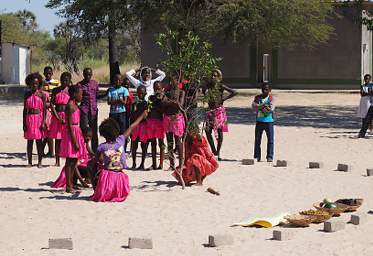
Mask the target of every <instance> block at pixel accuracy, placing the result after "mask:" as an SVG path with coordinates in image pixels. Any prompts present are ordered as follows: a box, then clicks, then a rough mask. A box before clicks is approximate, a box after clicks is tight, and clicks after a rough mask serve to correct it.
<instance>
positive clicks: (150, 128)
mask: <svg viewBox="0 0 373 256" xmlns="http://www.w3.org/2000/svg"><path fill="white" fill-rule="evenodd" d="M145 130H146V131H147V134H146V140H151V139H164V136H165V134H166V133H165V130H164V125H163V121H162V120H159V119H157V118H149V119H147V120H146V121H145Z"/></svg>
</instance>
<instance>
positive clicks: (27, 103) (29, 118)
mask: <svg viewBox="0 0 373 256" xmlns="http://www.w3.org/2000/svg"><path fill="white" fill-rule="evenodd" d="M26 84H27V86H28V87H29V88H30V91H28V92H26V94H25V99H24V108H23V131H24V137H25V139H26V140H27V159H28V166H29V167H31V166H32V148H33V144H34V140H35V141H36V148H37V152H38V168H41V167H42V157H43V143H42V138H43V131H44V129H45V126H46V124H45V118H46V111H47V105H46V97H45V94H43V92H42V91H41V87H42V85H43V78H42V76H41V75H40V74H39V73H32V74H30V75H28V76H27V77H26Z"/></svg>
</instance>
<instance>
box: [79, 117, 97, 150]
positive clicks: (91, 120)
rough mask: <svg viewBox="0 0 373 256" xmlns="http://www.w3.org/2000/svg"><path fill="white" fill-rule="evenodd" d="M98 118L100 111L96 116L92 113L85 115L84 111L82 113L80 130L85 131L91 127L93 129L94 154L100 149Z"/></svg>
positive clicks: (92, 144)
mask: <svg viewBox="0 0 373 256" xmlns="http://www.w3.org/2000/svg"><path fill="white" fill-rule="evenodd" d="M97 116H98V110H97V112H96V115H92V114H91V113H90V112H88V113H84V112H83V111H81V112H80V128H81V129H84V128H86V127H90V128H91V129H92V135H93V136H92V142H91V147H92V150H93V151H94V152H96V150H97V147H98V134H97Z"/></svg>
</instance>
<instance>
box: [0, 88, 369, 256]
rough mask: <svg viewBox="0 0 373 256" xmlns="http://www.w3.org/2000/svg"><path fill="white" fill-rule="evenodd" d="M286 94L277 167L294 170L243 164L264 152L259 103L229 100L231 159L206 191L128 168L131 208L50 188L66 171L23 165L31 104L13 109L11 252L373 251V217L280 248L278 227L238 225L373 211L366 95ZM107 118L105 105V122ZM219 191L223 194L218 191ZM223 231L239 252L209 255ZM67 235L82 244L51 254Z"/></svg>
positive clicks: (7, 151) (301, 232)
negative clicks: (362, 107)
mask: <svg viewBox="0 0 373 256" xmlns="http://www.w3.org/2000/svg"><path fill="white" fill-rule="evenodd" d="M275 97H276V100H277V105H278V109H277V116H278V120H277V124H276V128H275V159H286V160H289V161H290V162H291V164H290V166H289V167H288V168H274V167H272V166H271V165H270V164H268V163H266V162H262V163H258V164H256V165H254V166H242V165H241V164H240V160H241V159H243V158H251V157H252V155H253V142H254V134H253V131H254V116H253V114H252V112H251V110H250V109H249V107H248V106H249V105H250V102H251V100H252V97H250V96H245V97H243V96H242V97H237V98H235V99H234V100H232V101H230V102H228V103H227V104H226V105H227V106H228V111H229V115H230V123H231V124H230V132H229V133H227V134H226V136H225V143H224V147H223V150H222V156H223V158H225V160H226V161H223V162H221V165H220V168H219V169H218V171H217V172H216V173H214V174H213V175H211V176H209V177H208V178H207V179H206V180H205V185H204V186H203V187H189V188H187V189H186V190H184V191H183V190H181V188H180V187H179V186H177V185H176V183H175V182H174V180H173V178H172V176H171V175H170V173H169V172H165V171H152V172H139V171H127V173H128V175H129V177H130V181H131V186H132V187H133V188H132V191H131V194H130V196H129V198H128V199H127V201H125V202H124V203H94V202H91V201H89V200H88V196H89V195H91V193H92V191H90V190H85V191H83V192H82V193H81V194H80V195H79V196H69V195H66V194H64V193H63V192H62V191H61V190H53V189H51V188H50V187H49V185H50V183H51V182H52V181H54V180H55V179H56V177H57V176H58V174H59V172H60V168H55V167H49V166H48V167H45V168H43V169H37V168H36V167H34V168H29V169H26V168H24V167H22V165H25V164H26V159H25V153H24V152H25V140H24V139H23V138H22V129H21V111H22V106H21V104H17V103H13V105H11V106H10V105H9V104H10V103H9V102H1V103H0V121H1V127H0V134H1V136H0V145H1V147H0V205H1V210H0V223H1V225H0V231H1V232H0V255H27V256H30V255H100V256H102V255H351V254H355V255H359V256H360V255H372V253H373V240H372V239H371V236H372V235H373V225H371V223H373V216H372V217H370V223H368V224H366V225H361V226H352V225H347V226H346V229H345V230H343V231H340V232H337V233H324V232H321V229H322V228H323V225H322V224H320V225H312V226H311V227H309V228H301V229H292V230H293V231H294V232H295V238H294V239H293V240H291V241H285V242H277V241H272V240H271V237H272V231H273V230H272V229H256V228H242V227H230V225H231V224H232V223H234V222H238V221H241V220H244V219H247V218H249V217H252V216H268V215H272V214H277V213H281V212H290V213H293V212H294V213H295V212H298V211H300V210H307V209H310V208H312V204H313V203H315V202H317V201H319V200H322V199H323V198H325V197H328V198H331V199H338V198H351V197H353V198H364V199H365V202H364V204H363V206H362V207H361V209H359V211H360V212H367V211H368V210H370V209H373V200H372V199H371V198H372V195H373V179H371V178H369V177H366V176H365V172H366V171H365V170H366V168H369V167H373V160H372V159H371V157H370V153H371V152H372V147H373V144H372V140H371V138H372V137H368V138H367V139H356V134H357V131H358V129H359V127H360V120H359V119H357V118H356V117H355V116H354V115H355V112H356V107H357V102H358V100H359V96H358V95H357V94H303V93H275ZM107 114H108V108H107V106H106V105H105V104H104V103H102V104H101V105H100V119H103V118H104V117H105V116H107ZM265 142H266V140H265V139H264V141H263V144H265ZM264 148H265V147H264ZM263 154H264V152H263ZM263 158H265V156H264V155H263ZM309 161H323V162H324V163H325V167H324V168H323V169H321V170H309V169H307V165H308V162H309ZM339 162H341V163H348V164H351V165H352V166H353V171H352V172H349V173H341V172H336V171H334V170H335V169H336V166H337V164H338V163H339ZM52 163H53V160H52V159H47V160H46V161H44V164H46V165H50V164H52ZM148 164H149V162H148ZM207 187H212V188H214V189H216V190H218V191H219V192H220V193H221V195H220V196H213V195H211V194H209V193H207V192H206V188H207ZM349 216H350V214H346V215H343V216H342V217H340V218H341V219H343V220H346V221H347V220H348V219H349ZM212 233H228V234H231V235H232V236H233V237H234V240H235V242H234V245H232V246H226V247H221V248H206V247H204V245H203V244H204V243H206V242H207V236H208V235H209V234H212ZM129 236H133V237H151V238H152V239H153V242H154V249H153V250H137V249H135V250H130V249H126V246H127V241H128V237H129ZM61 237H71V238H72V239H73V242H74V250H72V251H58V250H48V249H43V248H45V247H48V238H61Z"/></svg>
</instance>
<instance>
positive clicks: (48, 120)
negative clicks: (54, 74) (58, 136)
mask: <svg viewBox="0 0 373 256" xmlns="http://www.w3.org/2000/svg"><path fill="white" fill-rule="evenodd" d="M42 93H43V94H44V96H45V99H46V102H47V103H49V93H48V92H46V91H42ZM51 119H52V113H51V110H50V109H49V108H47V113H46V115H45V126H46V127H45V130H43V138H48V136H49V130H50V125H51Z"/></svg>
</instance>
